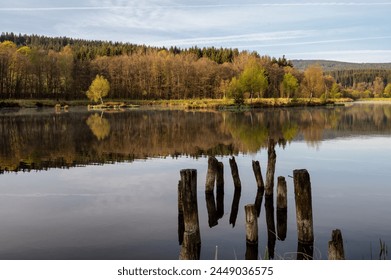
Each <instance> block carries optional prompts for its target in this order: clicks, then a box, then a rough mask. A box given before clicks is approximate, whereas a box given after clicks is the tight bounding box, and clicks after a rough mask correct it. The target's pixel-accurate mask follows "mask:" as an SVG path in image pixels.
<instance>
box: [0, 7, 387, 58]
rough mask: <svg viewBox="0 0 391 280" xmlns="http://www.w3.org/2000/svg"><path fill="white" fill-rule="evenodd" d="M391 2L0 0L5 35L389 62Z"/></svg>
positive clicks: (0, 18) (279, 55)
mask: <svg viewBox="0 0 391 280" xmlns="http://www.w3.org/2000/svg"><path fill="white" fill-rule="evenodd" d="M390 12H391V1H390V0H384V1H382V0H374V2H371V1H370V0H366V1H365V0H351V1H349V0H347V1H339V2H338V1H324V0H323V1H322V0H319V1H310V0H307V1H301V0H296V1H292V0H277V1H271V0H267V1H255V0H225V1H223V0H220V1H218V0H217V1H216V0H215V1H205V0H201V1H195V0H190V1H184V0H159V1H158V0H145V1H142V0H137V1H134V0H130V1H123V0H86V1H80V0H41V1H32V0H18V1H15V0H0V32H14V33H22V34H24V33H27V34H32V33H34V34H39V35H46V36H68V37H74V38H83V39H98V40H111V41H121V42H130V43H136V44H146V45H153V46H168V47H169V46H172V45H175V46H179V47H184V48H186V47H191V46H195V45H197V46H199V47H203V46H215V47H229V48H231V47H232V48H239V49H240V50H249V51H257V52H259V53H260V54H262V55H263V54H265V55H270V56H274V57H281V56H282V55H285V56H286V57H287V58H288V59H331V60H341V61H350V62H391V28H390V23H389V21H390V19H389V18H390V16H389V15H390Z"/></svg>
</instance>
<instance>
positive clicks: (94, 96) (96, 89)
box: [87, 75, 110, 104]
mask: <svg viewBox="0 0 391 280" xmlns="http://www.w3.org/2000/svg"><path fill="white" fill-rule="evenodd" d="M109 91H110V83H109V81H108V80H106V78H105V77H103V76H101V75H96V77H95V80H93V81H92V83H91V85H90V87H89V89H88V91H87V97H88V98H89V99H90V100H92V101H94V102H98V101H99V100H100V102H101V103H102V104H103V99H102V98H103V97H105V96H107V94H108V93H109Z"/></svg>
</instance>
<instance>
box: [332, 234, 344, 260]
mask: <svg viewBox="0 0 391 280" xmlns="http://www.w3.org/2000/svg"><path fill="white" fill-rule="evenodd" d="M328 255H329V260H344V259H345V251H344V248H343V239H342V233H341V230H339V229H335V230H333V232H332V234H331V241H329V249H328Z"/></svg>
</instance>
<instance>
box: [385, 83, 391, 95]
mask: <svg viewBox="0 0 391 280" xmlns="http://www.w3.org/2000/svg"><path fill="white" fill-rule="evenodd" d="M384 95H385V96H386V97H391V83H388V84H387V86H386V88H385V89H384Z"/></svg>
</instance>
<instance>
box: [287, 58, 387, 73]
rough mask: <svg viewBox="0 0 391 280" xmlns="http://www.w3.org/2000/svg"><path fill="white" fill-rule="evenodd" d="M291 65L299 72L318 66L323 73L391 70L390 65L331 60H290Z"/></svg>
mask: <svg viewBox="0 0 391 280" xmlns="http://www.w3.org/2000/svg"><path fill="white" fill-rule="evenodd" d="M292 64H293V66H294V67H295V68H297V69H299V70H305V69H306V68H307V67H308V66H309V65H313V64H318V65H320V66H321V67H322V68H323V71H325V72H329V71H335V70H367V69H371V70H375V69H376V70H391V63H351V62H342V61H333V60H292Z"/></svg>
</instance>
